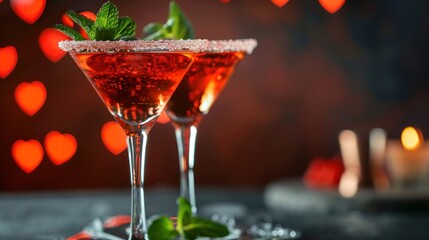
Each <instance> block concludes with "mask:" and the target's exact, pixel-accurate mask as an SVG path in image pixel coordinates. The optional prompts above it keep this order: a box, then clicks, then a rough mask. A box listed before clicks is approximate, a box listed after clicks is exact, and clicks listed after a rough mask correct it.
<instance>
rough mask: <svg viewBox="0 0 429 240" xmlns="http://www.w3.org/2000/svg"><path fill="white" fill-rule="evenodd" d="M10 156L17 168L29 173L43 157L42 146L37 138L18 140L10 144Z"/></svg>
mask: <svg viewBox="0 0 429 240" xmlns="http://www.w3.org/2000/svg"><path fill="white" fill-rule="evenodd" d="M12 157H13V159H14V160H15V162H16V164H18V166H19V168H21V169H22V171H24V172H25V173H31V172H32V171H34V169H36V168H37V167H38V166H39V165H40V163H41V162H42V159H43V147H42V144H40V142H39V141H37V140H33V139H31V140H28V141H24V140H18V141H16V142H14V143H13V145H12Z"/></svg>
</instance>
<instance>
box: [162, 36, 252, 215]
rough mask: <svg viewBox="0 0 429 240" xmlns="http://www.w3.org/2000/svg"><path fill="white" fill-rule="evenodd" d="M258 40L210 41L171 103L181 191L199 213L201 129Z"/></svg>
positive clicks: (169, 106) (169, 109)
mask: <svg viewBox="0 0 429 240" xmlns="http://www.w3.org/2000/svg"><path fill="white" fill-rule="evenodd" d="M256 45H257V42H256V40H254V39H241V40H218V41H209V43H208V46H207V47H206V48H205V50H204V51H202V52H200V53H198V55H197V57H196V58H195V61H194V63H193V64H192V66H191V68H190V69H189V71H188V72H187V73H186V75H185V77H184V78H183V81H182V82H181V83H180V84H179V87H178V88H177V91H176V92H175V93H174V94H173V96H172V97H171V99H170V101H169V102H168V103H167V109H166V112H167V115H168V116H169V118H170V119H171V123H172V125H173V127H174V129H175V134H176V142H177V147H178V153H179V165H180V194H181V196H183V197H186V198H187V199H188V200H189V202H190V203H191V207H192V213H193V214H194V215H195V214H196V213H197V204H196V199H195V198H196V197H195V181H194V163H195V159H194V156H195V142H196V137H197V128H198V125H199V123H200V122H201V119H202V117H203V116H204V115H206V114H207V113H208V112H209V110H210V108H211V106H212V105H213V103H214V102H215V101H216V99H217V97H218V96H219V94H220V93H221V91H222V90H223V88H224V87H225V85H226V83H227V82H228V80H229V78H230V76H231V75H232V73H233V72H234V69H235V67H236V66H237V63H239V62H240V61H241V60H243V59H244V57H245V56H246V55H247V54H250V53H252V51H253V49H254V48H255V47H256Z"/></svg>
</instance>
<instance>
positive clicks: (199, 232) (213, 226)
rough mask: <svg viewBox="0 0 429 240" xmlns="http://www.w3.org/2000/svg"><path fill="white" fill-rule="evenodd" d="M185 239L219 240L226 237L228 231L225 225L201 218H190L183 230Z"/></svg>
mask: <svg viewBox="0 0 429 240" xmlns="http://www.w3.org/2000/svg"><path fill="white" fill-rule="evenodd" d="M183 232H184V234H185V237H186V239H190V240H193V239H196V238H198V237H202V236H204V237H209V238H219V237H225V236H228V234H229V231H228V228H227V227H226V226H225V225H222V224H220V223H216V222H213V221H211V220H207V219H203V218H197V217H194V218H192V220H191V222H190V223H189V224H187V225H186V226H185V227H184V228H183Z"/></svg>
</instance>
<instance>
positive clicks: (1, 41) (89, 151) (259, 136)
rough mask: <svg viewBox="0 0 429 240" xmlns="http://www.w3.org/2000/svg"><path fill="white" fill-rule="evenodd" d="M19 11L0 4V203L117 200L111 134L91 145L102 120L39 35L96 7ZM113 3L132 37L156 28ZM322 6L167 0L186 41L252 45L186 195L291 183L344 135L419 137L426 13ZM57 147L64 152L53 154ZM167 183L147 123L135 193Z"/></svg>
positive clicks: (168, 152) (95, 101) (119, 172)
mask: <svg viewBox="0 0 429 240" xmlns="http://www.w3.org/2000/svg"><path fill="white" fill-rule="evenodd" d="M19 2H20V0H0V78H1V79H0V111H1V118H0V119H1V120H0V122H1V124H0V191H29V190H48V189H49V190H53V189H58V190H59V189H93V188H100V189H102V188H128V186H129V170H128V160H127V153H126V151H122V150H123V148H121V147H120V146H117V149H116V150H115V149H114V147H112V145H115V143H112V142H111V141H112V140H110V146H111V147H110V148H109V147H108V146H109V140H106V139H107V138H108V136H109V134H110V135H111V134H113V132H115V131H113V130H111V131H110V132H109V131H108V130H105V131H106V132H105V133H104V135H107V137H105V141H103V137H102V131H103V130H102V129H103V126H105V124H106V123H108V122H109V121H112V117H111V116H110V114H109V113H108V111H107V110H106V108H105V107H104V105H103V103H102V102H101V100H100V99H99V98H98V96H97V95H96V94H95V92H94V90H93V89H92V87H91V86H90V84H89V83H88V81H87V80H86V78H85V77H84V75H83V74H82V72H81V71H80V70H79V69H78V68H77V66H76V65H75V64H74V63H73V61H72V59H71V58H70V57H69V56H67V55H64V53H62V52H61V51H60V52H58V49H55V48H56V42H58V38H57V37H58V36H57V34H55V33H53V32H52V30H46V29H48V28H51V27H52V26H53V24H55V23H61V22H62V15H63V14H64V12H65V11H67V10H70V9H73V10H75V11H76V12H83V11H91V12H97V10H98V9H99V7H100V6H101V4H102V3H104V0H91V1H88V0H62V1H54V0H46V5H45V7H44V9H43V11H39V10H34V9H30V10H28V9H25V7H23V6H20V4H19ZM21 2H33V3H34V4H36V5H37V4H38V2H42V1H41V0H21ZM112 2H113V3H115V4H116V5H117V6H118V7H119V10H120V15H121V16H126V15H128V16H131V17H133V18H134V19H135V21H136V23H137V26H138V33H137V35H138V36H141V34H142V31H141V29H142V28H143V27H144V26H145V25H146V24H147V23H149V22H155V21H156V22H165V20H166V18H167V14H168V1H167V0H160V1H146V0H141V1H131V0H129V1H117V0H112ZM320 2H324V3H325V4H326V3H328V4H329V2H330V0H325V1H320ZM320 2H319V1H318V0H290V1H286V0H284V1H281V0H280V1H279V0H277V1H275V0H273V1H270V0H230V1H225V0H223V1H220V0H206V1H195V0H177V3H178V4H179V5H180V6H181V8H182V9H183V11H184V12H185V13H186V15H187V16H188V18H189V19H190V20H191V21H192V23H193V25H194V29H195V32H196V37H197V38H208V39H229V38H232V39H234V38H256V39H257V40H258V43H259V45H258V47H257V48H256V50H255V51H254V52H253V54H252V55H250V56H248V57H247V58H246V59H245V60H244V61H242V62H241V63H240V64H239V65H238V67H237V69H236V71H235V73H234V75H233V76H232V78H231V80H230V82H229V84H228V86H227V87H226V88H225V90H224V91H223V93H222V94H221V96H220V98H219V99H218V100H217V102H216V103H215V105H214V106H213V108H212V109H211V111H210V113H209V114H208V115H207V116H206V117H205V118H204V119H203V121H202V123H201V125H200V130H199V135H198V139H197V150H196V167H195V171H196V173H195V174H196V184H197V186H223V187H230V186H241V187H264V186H265V185H266V184H268V183H270V182H272V181H276V180H279V179H285V178H288V179H289V178H290V179H292V178H301V176H302V175H303V173H304V172H305V171H306V168H307V167H308V165H309V163H310V162H311V161H312V159H314V158H319V157H322V158H331V157H336V156H338V155H339V146H338V134H339V132H340V131H341V130H343V129H352V130H355V131H356V132H357V133H358V134H360V135H362V136H366V135H367V134H368V132H369V131H370V129H372V128H375V127H380V128H384V129H385V130H386V131H387V133H388V136H389V138H398V136H399V135H400V132H401V130H402V129H403V128H404V127H405V126H408V125H412V126H417V127H419V128H420V129H421V130H422V132H423V134H425V133H426V134H429V124H428V122H429V114H428V113H429V94H428V93H429V84H428V79H429V76H428V74H429V73H428V71H427V69H429V59H428V54H429V45H428V43H429V14H427V13H429V2H428V1H426V0H415V1H399V0H378V1H373V0H346V1H345V3H344V5H343V6H342V7H341V8H339V9H338V11H336V12H335V13H333V14H332V13H329V12H328V11H327V10H326V9H325V8H324V7H323V6H322V5H321V3H320ZM331 2H336V1H333V0H332V1H331ZM325 7H326V6H325ZM26 12H27V13H26ZM28 12H30V13H28ZM60 38H61V37H60ZM15 60H16V61H15ZM15 62H16V65H15ZM45 98H46V99H45ZM105 128H107V127H105ZM111 139H112V137H111ZM113 139H114V137H113ZM56 144H57V145H59V146H61V147H62V148H65V149H66V150H64V151H63V153H55V152H54V151H53V150H52V149H54V148H55V147H52V146H56ZM64 152H67V153H64ZM61 154H66V155H67V154H68V156H61ZM178 184H179V166H178V160H177V148H176V143H175V137H174V132H173V128H172V127H171V126H170V125H169V124H157V125H156V126H155V127H154V129H153V130H152V132H151V134H150V138H149V143H148V153H147V165H146V185H147V186H148V187H154V186H169V187H178V186H179V185H178Z"/></svg>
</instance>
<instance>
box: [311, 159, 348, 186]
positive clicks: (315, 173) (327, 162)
mask: <svg viewBox="0 0 429 240" xmlns="http://www.w3.org/2000/svg"><path fill="white" fill-rule="evenodd" d="M343 171H344V166H343V163H342V160H341V159H340V158H320V157H318V158H314V159H313V160H312V161H311V162H310V164H309V166H308V168H307V171H306V172H305V174H304V183H305V185H307V186H308V187H312V188H336V187H338V184H339V182H340V178H341V174H342V173H343Z"/></svg>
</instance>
